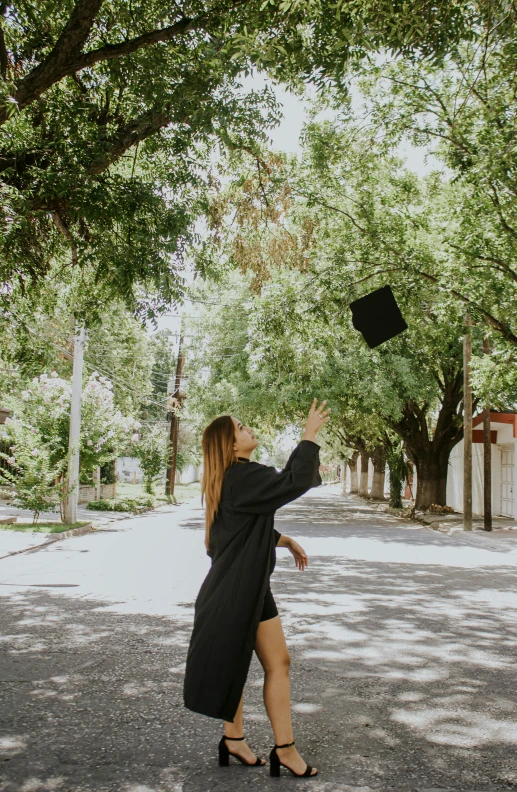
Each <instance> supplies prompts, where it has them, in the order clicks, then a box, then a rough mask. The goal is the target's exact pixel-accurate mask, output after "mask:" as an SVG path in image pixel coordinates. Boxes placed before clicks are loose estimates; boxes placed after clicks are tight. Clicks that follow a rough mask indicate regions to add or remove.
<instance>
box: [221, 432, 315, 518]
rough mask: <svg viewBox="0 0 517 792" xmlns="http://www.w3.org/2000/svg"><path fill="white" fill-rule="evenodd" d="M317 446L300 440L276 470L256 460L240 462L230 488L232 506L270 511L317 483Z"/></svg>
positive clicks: (256, 511)
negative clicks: (236, 479) (282, 467)
mask: <svg viewBox="0 0 517 792" xmlns="http://www.w3.org/2000/svg"><path fill="white" fill-rule="evenodd" d="M319 448H320V447H319V445H318V444H317V443H313V442H312V440H301V441H300V443H299V444H298V446H297V447H296V448H295V450H294V451H293V453H292V454H291V456H290V457H289V460H288V462H287V465H286V467H285V468H284V470H281V471H280V472H278V471H277V470H276V468H274V467H267V466H266V465H260V464H258V462H248V463H247V464H246V465H243V466H242V468H241V469H240V471H239V472H240V475H239V479H238V481H235V482H234V483H233V485H232V488H231V499H232V505H233V508H234V509H235V510H236V511H240V512H244V513H246V514H271V513H272V512H275V511H276V510H277V509H280V507H281V506H285V504H286V503H290V502H291V501H293V500H296V498H299V497H300V495H303V493H304V492H307V490H309V489H310V488H311V487H318V486H319V485H320V484H321V476H320V474H319V465H320V461H319Z"/></svg>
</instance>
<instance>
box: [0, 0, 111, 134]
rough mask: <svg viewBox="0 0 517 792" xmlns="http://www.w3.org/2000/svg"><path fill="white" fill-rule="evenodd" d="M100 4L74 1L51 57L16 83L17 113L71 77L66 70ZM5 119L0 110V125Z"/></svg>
mask: <svg viewBox="0 0 517 792" xmlns="http://www.w3.org/2000/svg"><path fill="white" fill-rule="evenodd" d="M102 3H103V0H78V1H77V3H76V4H75V6H74V10H73V11H72V13H71V15H70V18H69V20H68V22H67V23H66V25H65V27H64V28H63V30H62V32H61V35H60V36H59V38H58V40H57V42H56V44H55V46H54V49H53V50H52V52H51V53H50V55H49V56H48V57H47V58H46V59H45V60H44V61H43V63H40V64H38V66H36V68H34V69H33V70H32V71H31V72H29V74H27V75H26V76H25V77H23V79H21V80H20V81H19V83H18V88H17V90H16V93H15V94H14V96H13V99H15V100H16V102H17V104H18V109H19V110H22V109H23V108H24V107H26V106H27V105H28V104H30V103H31V102H33V101H34V100H35V99H37V98H38V97H39V96H41V94H42V93H43V92H44V91H46V90H47V88H50V86H51V85H53V84H54V83H55V82H58V81H59V80H60V79H61V78H62V77H63V76H64V74H70V72H68V71H67V66H68V65H69V63H70V61H71V59H72V58H75V57H76V56H77V54H78V53H79V52H81V50H82V48H83V45H84V43H85V41H86V40H87V38H88V36H89V35H90V31H91V29H92V25H93V22H94V20H95V17H96V16H97V14H98V13H99V11H100V8H101V5H102ZM7 118H8V115H7V108H6V107H2V108H0V124H3V123H5V121H6V120H7Z"/></svg>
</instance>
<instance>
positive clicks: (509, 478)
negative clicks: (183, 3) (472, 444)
mask: <svg viewBox="0 0 517 792" xmlns="http://www.w3.org/2000/svg"><path fill="white" fill-rule="evenodd" d="M513 469H514V452H513V449H512V450H511V451H510V450H508V451H505V450H504V449H501V515H502V516H503V517H513V516H514V498H513Z"/></svg>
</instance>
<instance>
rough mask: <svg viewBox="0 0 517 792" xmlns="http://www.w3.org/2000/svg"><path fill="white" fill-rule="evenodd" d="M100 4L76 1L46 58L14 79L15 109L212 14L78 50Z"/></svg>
mask: <svg viewBox="0 0 517 792" xmlns="http://www.w3.org/2000/svg"><path fill="white" fill-rule="evenodd" d="M247 2H249V0H234V2H233V3H231V4H229V5H228V7H226V8H224V9H220V10H223V11H224V12H225V13H226V14H230V13H231V12H232V11H234V10H235V9H236V8H238V7H239V6H241V5H244V4H246V3H247ZM102 3H103V0H78V2H77V3H76V5H75V8H74V10H73V11H72V14H71V16H70V19H69V20H68V22H67V24H66V25H65V27H64V29H63V32H62V33H61V35H60V37H59V39H58V41H57V43H56V45H55V47H54V49H53V50H52V52H51V53H50V55H49V56H48V58H46V60H45V61H43V63H40V64H39V65H38V66H36V68H35V69H33V70H32V71H31V72H29V74H27V75H26V76H25V77H23V79H21V80H20V81H19V82H18V87H17V90H16V92H15V94H14V96H13V99H15V100H16V102H17V105H18V109H19V110H22V109H23V108H24V107H27V106H28V105H29V104H31V103H32V102H34V101H35V100H36V99H37V98H38V97H39V96H41V94H42V93H44V92H45V91H46V90H48V88H50V87H51V86H52V85H54V84H55V83H57V82H59V81H60V80H62V79H63V77H66V76H68V75H71V74H75V73H77V72H78V71H81V70H82V69H85V68H88V67H90V66H94V65H95V64H96V63H99V62H100V61H107V60H113V59H116V58H121V57H123V56H125V55H130V54H131V53H133V52H136V51H137V50H139V49H142V48H143V47H149V46H152V45H153V44H157V43H160V42H167V41H171V40H172V39H174V38H176V37H177V36H179V35H181V34H182V33H186V32H187V31H188V30H193V29H194V28H195V27H201V26H202V25H203V24H205V23H206V22H207V21H208V20H209V19H210V18H211V16H213V13H211V12H214V9H213V8H212V9H209V12H205V13H204V14H201V15H199V16H198V17H192V18H191V17H184V18H183V19H180V20H179V21H178V22H175V23H174V24H173V25H170V26H169V27H165V28H161V29H158V30H151V31H149V32H148V33H143V34H142V35H141V36H136V38H134V39H130V40H129V41H122V42H119V43H117V44H106V45H105V46H104V47H100V48H99V49H96V50H91V51H90V52H82V47H83V45H84V43H85V41H86V40H87V38H88V36H89V34H90V31H91V28H92V25H93V22H94V20H95V17H96V16H97V14H98V12H99V10H100V7H101V5H102ZM7 120H8V114H7V107H3V108H0V124H4V123H5V122H6V121H7Z"/></svg>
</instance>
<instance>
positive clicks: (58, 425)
mask: <svg viewBox="0 0 517 792" xmlns="http://www.w3.org/2000/svg"><path fill="white" fill-rule="evenodd" d="M71 397H72V387H71V384H70V382H68V381H67V380H64V379H62V378H61V377H59V376H58V374H57V373H56V372H55V371H53V372H52V373H51V374H50V375H48V374H42V375H41V376H39V377H35V378H34V379H33V380H32V381H31V383H30V384H29V385H28V386H27V388H26V389H25V390H23V391H22V392H21V393H20V394H19V395H13V396H11V397H9V398H8V399H6V402H7V406H8V407H9V408H10V410H11V413H12V418H8V419H7V421H6V423H5V425H4V426H3V427H2V433H3V435H4V437H6V438H7V440H8V441H9V443H10V445H9V449H10V451H9V454H2V457H3V458H4V459H5V461H6V462H7V463H8V469H0V481H1V480H2V479H3V481H4V483H8V484H10V485H11V486H12V487H13V489H14V492H15V495H16V499H17V502H18V503H19V504H20V505H22V506H24V507H25V508H28V509H31V511H33V513H34V515H35V519H37V515H38V514H39V512H40V511H42V510H43V509H49V508H52V507H53V506H54V507H55V506H56V505H57V503H59V502H60V501H61V500H62V499H63V498H64V497H65V496H66V494H67V492H66V487H64V486H63V477H64V474H65V471H66V466H67V462H68V434H69V426H70V401H71ZM81 413H82V417H81V437H80V449H79V453H80V460H81V468H82V469H83V470H93V469H94V468H95V467H96V466H97V465H105V464H106V463H107V462H109V461H111V460H113V459H115V458H116V457H117V456H118V454H119V452H120V451H121V449H122V448H124V447H127V446H128V445H130V444H131V443H132V442H135V441H136V440H137V439H138V434H137V430H138V429H139V428H140V423H139V422H138V421H136V420H135V419H134V418H131V417H128V416H124V415H122V413H121V412H120V410H118V409H117V408H116V406H115V404H114V398H113V391H112V386H111V382H110V381H109V380H108V379H106V378H105V377H102V376H100V375H99V374H98V372H93V374H91V375H90V377H89V378H88V379H87V380H86V382H85V384H84V386H83V394H82V407H81ZM58 493H59V494H58Z"/></svg>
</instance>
